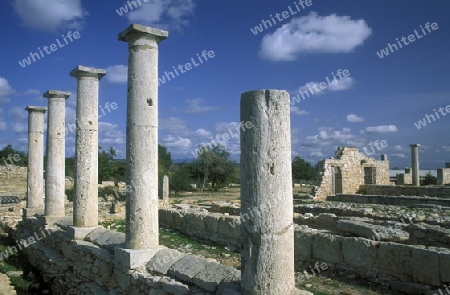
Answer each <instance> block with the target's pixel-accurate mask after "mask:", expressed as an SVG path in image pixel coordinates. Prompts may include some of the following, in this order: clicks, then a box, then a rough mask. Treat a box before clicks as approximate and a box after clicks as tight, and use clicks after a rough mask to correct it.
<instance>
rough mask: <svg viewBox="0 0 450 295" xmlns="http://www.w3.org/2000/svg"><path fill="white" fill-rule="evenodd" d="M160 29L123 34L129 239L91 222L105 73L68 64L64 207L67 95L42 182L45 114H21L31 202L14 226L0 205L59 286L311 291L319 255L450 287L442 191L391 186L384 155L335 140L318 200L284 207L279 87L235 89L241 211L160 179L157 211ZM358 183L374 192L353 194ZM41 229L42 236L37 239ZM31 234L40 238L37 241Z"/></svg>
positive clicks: (431, 286)
mask: <svg viewBox="0 0 450 295" xmlns="http://www.w3.org/2000/svg"><path fill="white" fill-rule="evenodd" d="M167 37H168V33H167V32H165V31H162V30H158V29H154V28H149V27H144V26H140V25H131V26H130V27H129V28H127V29H126V30H125V31H124V32H122V33H121V34H119V40H120V41H124V42H127V43H128V49H129V59H128V61H129V65H128V69H129V72H128V77H129V79H128V108H127V143H126V146H127V157H126V158H127V175H126V176H127V184H129V185H131V187H132V190H127V202H126V206H125V208H126V213H125V220H126V232H125V234H122V233H118V232H115V231H111V230H108V229H105V228H103V227H102V226H98V221H99V215H98V211H99V208H98V197H97V192H98V185H97V182H98V179H97V148H98V112H97V110H98V85H99V81H100V79H101V78H102V77H103V76H104V75H105V74H106V73H105V71H104V70H101V69H94V68H88V67H84V66H78V67H76V68H75V69H74V70H73V71H71V72H70V75H71V76H73V77H75V78H76V79H77V92H78V93H77V132H76V175H75V197H74V202H73V213H72V214H67V212H66V211H65V206H64V205H65V204H64V185H65V184H64V156H65V152H64V136H65V134H64V132H65V130H64V129H63V128H61V126H64V125H65V124H64V120H65V118H64V107H65V100H66V99H67V98H68V97H69V96H70V93H66V92H61V91H54V90H51V91H47V92H46V93H45V94H44V96H45V97H47V98H48V116H49V119H48V128H47V132H48V135H47V150H46V155H47V158H48V159H51V160H50V161H48V162H47V167H46V177H45V182H44V180H43V178H42V177H41V176H42V171H41V170H40V168H39V167H42V166H43V138H44V137H43V130H44V128H43V122H44V121H43V114H44V112H45V111H46V109H45V108H43V107H33V106H29V107H28V108H27V110H28V112H29V124H30V125H29V142H30V143H33V144H30V145H29V155H33V157H30V161H29V167H28V171H29V172H28V175H27V176H28V185H27V191H28V194H27V195H28V197H27V203H26V208H25V209H24V212H23V219H22V220H21V218H19V217H22V215H21V213H20V206H14V207H2V208H0V211H1V212H2V213H3V214H2V216H4V220H2V222H9V221H12V225H14V226H15V227H16V229H15V231H14V233H13V234H14V237H15V239H16V240H20V239H25V240H26V241H28V245H27V246H24V247H23V251H24V252H25V253H26V254H27V256H28V259H29V261H30V263H31V264H32V265H34V266H35V267H37V268H38V269H39V270H40V271H41V272H42V274H43V277H44V280H45V281H46V282H48V283H50V284H51V286H52V291H53V293H54V294H96V295H97V294H100V295H103V294H104V295H106V294H117V295H122V294H146V295H147V294H153V295H156V294H162V295H165V294H223V295H237V294H252V295H253V294H274V295H278V294H280V295H281V294H311V293H309V292H306V291H301V290H298V289H296V285H297V284H298V283H299V281H298V277H296V274H295V271H302V270H304V269H307V266H308V265H315V264H317V263H322V264H323V263H325V265H327V267H329V270H328V272H329V273H334V274H341V275H346V276H349V277H360V278H363V279H365V280H369V281H372V282H375V283H377V284H380V285H384V286H386V287H388V288H390V289H392V290H401V291H403V292H407V293H409V294H423V293H426V294H432V293H433V292H436V291H435V290H436V289H438V288H442V287H443V286H445V284H448V283H449V282H450V268H449V265H450V249H449V246H448V239H449V237H450V216H449V214H448V208H450V197H448V196H449V195H450V191H447V190H446V188H443V187H441V188H425V187H400V186H392V185H389V184H390V183H389V162H388V161H387V157H386V156H383V158H382V160H381V161H376V160H374V159H371V158H368V157H366V156H365V155H363V154H361V153H359V152H358V151H357V150H356V149H354V148H339V149H338V151H337V152H336V156H335V158H334V159H328V160H325V161H324V162H323V166H322V167H323V169H322V178H321V186H320V187H319V188H318V190H317V191H316V197H317V199H319V200H322V201H326V202H321V203H318V204H297V205H295V206H294V205H293V196H292V187H293V185H292V179H291V177H290V176H291V143H290V120H289V119H288V120H286V118H289V116H290V113H289V94H288V93H287V92H286V91H279V90H257V91H250V92H246V93H243V94H242V96H241V108H240V109H241V120H243V121H252V123H253V124H254V125H255V126H258V128H252V129H250V130H248V131H246V132H242V133H241V135H240V136H241V154H242V160H241V206H240V207H239V206H237V205H236V204H234V205H229V204H226V203H221V204H215V205H213V206H208V207H203V208H201V210H198V209H195V208H191V207H189V206H183V207H182V208H179V209H177V208H172V207H170V203H169V201H168V189H167V188H168V178H164V181H163V186H164V189H163V200H162V202H161V203H162V204H161V206H159V203H160V201H159V200H158V189H157V188H158V187H157V186H158V180H157V175H158V174H157V170H156V169H157V159H158V157H157V151H158V149H157V131H158V124H157V106H158V91H157V90H158V87H157V64H158V58H157V57H158V44H159V42H161V41H162V40H164V39H165V38H167ZM136 143H139V144H136ZM417 147H418V145H413V146H412V149H414V148H417ZM412 151H413V155H416V156H417V157H416V158H415V156H413V157H412V162H413V171H415V173H412V174H414V176H412V181H413V179H416V182H415V183H416V184H417V175H418V173H417V172H418V153H414V150H412ZM415 159H416V160H417V161H416V162H415ZM447 168H448V167H447ZM444 178H445V177H444V172H443V177H442V179H444ZM44 187H45V188H46V189H45V190H44ZM389 189H390V190H392V191H391V195H394V196H399V194H400V192H403V191H402V190H404V189H409V191H407V194H408V195H415V194H416V195H420V196H416V197H389V194H387V195H383V196H380V195H379V194H381V193H380V192H385V191H388V190H389ZM449 189H450V188H449ZM362 191H364V192H366V193H370V192H374V193H375V194H376V195H358V194H355V193H356V192H362ZM417 193H420V194H417ZM43 194H45V202H43V198H42V197H43ZM424 195H426V196H424ZM370 204H377V206H376V207H370V206H368V205H370ZM398 205H401V206H405V208H406V209H405V208H402V209H399V208H398V207H396V206H398ZM407 207H409V208H407ZM143 209H144V210H143ZM160 225H163V226H167V227H170V228H173V229H177V230H179V231H181V232H184V233H187V234H189V235H191V236H195V237H199V238H202V239H207V240H212V241H215V242H218V243H221V244H224V245H227V246H234V247H235V248H236V249H240V250H241V271H238V270H236V269H234V268H232V267H228V266H224V265H221V264H218V263H215V262H210V261H208V260H206V259H205V258H203V257H198V256H193V255H186V254H184V253H181V252H179V251H177V250H173V249H169V248H165V247H162V246H161V245H160V244H159V239H158V230H159V226H160ZM44 231H46V232H50V233H51V234H48V235H45V236H44V235H43V232H44ZM32 237H36V239H38V242H36V241H35V242H34V243H32V242H31V240H32V239H31V238H32ZM18 246H19V245H18Z"/></svg>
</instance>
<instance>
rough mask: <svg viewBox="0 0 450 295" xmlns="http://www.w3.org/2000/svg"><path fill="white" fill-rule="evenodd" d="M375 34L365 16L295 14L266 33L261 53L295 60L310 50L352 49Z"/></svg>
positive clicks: (278, 59)
mask: <svg viewBox="0 0 450 295" xmlns="http://www.w3.org/2000/svg"><path fill="white" fill-rule="evenodd" d="M371 34H372V29H371V28H369V26H368V25H367V23H366V22H365V20H363V19H360V20H352V19H351V18H350V17H349V16H338V15H336V14H332V15H329V16H319V15H318V14H317V13H315V12H313V13H310V14H309V15H308V16H303V17H300V18H293V19H292V20H291V21H290V22H289V23H287V24H284V25H283V26H282V27H281V28H279V29H278V30H276V31H275V32H274V33H271V34H267V35H266V36H264V38H263V40H262V43H261V51H260V55H261V57H262V58H264V59H267V60H272V61H293V60H296V59H297V58H298V57H299V56H300V55H303V54H308V53H348V52H352V51H353V50H354V49H355V48H356V47H357V46H360V45H362V44H363V43H364V41H365V40H366V39H367V38H368V37H369V36H370V35H371Z"/></svg>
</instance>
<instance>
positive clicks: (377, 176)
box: [315, 147, 390, 200]
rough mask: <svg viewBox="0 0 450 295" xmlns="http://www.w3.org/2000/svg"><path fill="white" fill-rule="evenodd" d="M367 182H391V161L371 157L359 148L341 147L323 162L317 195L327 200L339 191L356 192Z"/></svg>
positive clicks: (318, 197) (386, 183)
mask: <svg viewBox="0 0 450 295" xmlns="http://www.w3.org/2000/svg"><path fill="white" fill-rule="evenodd" d="M367 182H371V183H372V184H385V185H388V184H390V180H389V161H377V160H375V159H373V158H369V157H367V156H365V155H364V154H362V153H360V152H359V151H358V149H357V148H350V147H339V148H338V149H337V151H336V154H335V157H334V158H332V159H327V160H324V161H323V162H322V167H321V180H320V186H319V187H318V188H317V189H316V191H315V197H316V198H317V199H318V200H325V198H326V197H327V196H332V195H336V194H338V193H347V194H354V193H356V192H357V191H358V190H359V187H360V185H363V184H365V183H367Z"/></svg>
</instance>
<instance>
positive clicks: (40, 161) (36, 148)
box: [25, 106, 47, 216]
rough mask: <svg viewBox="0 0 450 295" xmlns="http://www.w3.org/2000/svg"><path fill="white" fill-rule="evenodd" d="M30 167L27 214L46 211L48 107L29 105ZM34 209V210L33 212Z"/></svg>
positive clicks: (28, 170) (28, 172)
mask: <svg viewBox="0 0 450 295" xmlns="http://www.w3.org/2000/svg"><path fill="white" fill-rule="evenodd" d="M25 110H27V111H28V169H27V208H25V211H27V213H26V214H25V215H26V216H32V215H34V214H35V213H39V214H43V213H44V114H45V112H46V111H47V108H46V107H36V106H27V107H26V108H25ZM33 211H34V212H33Z"/></svg>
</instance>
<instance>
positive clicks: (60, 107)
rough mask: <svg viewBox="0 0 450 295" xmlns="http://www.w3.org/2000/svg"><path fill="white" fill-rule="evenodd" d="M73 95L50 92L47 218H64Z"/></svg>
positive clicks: (46, 181) (46, 171)
mask: <svg viewBox="0 0 450 295" xmlns="http://www.w3.org/2000/svg"><path fill="white" fill-rule="evenodd" d="M70 95H71V93H69V92H64V91H57V90H49V91H47V92H45V93H44V97H46V98H48V116H47V146H46V148H47V149H46V161H47V165H46V169H45V216H46V217H63V216H64V215H65V213H64V199H65V191H64V190H65V158H66V155H65V152H66V149H65V124H66V122H65V119H66V99H67V98H69V96H70Z"/></svg>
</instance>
